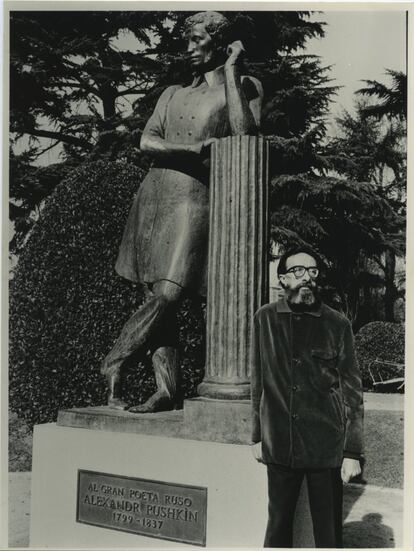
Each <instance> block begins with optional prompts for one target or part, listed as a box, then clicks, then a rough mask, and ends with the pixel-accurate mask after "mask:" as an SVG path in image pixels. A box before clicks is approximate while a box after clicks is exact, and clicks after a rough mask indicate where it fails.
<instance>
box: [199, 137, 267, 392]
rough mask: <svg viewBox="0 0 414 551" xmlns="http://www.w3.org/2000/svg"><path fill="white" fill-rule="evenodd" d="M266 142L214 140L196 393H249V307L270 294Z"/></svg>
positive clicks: (238, 138) (230, 139)
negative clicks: (200, 376) (201, 372)
mask: <svg viewBox="0 0 414 551" xmlns="http://www.w3.org/2000/svg"><path fill="white" fill-rule="evenodd" d="M267 180H268V144H267V143H266V141H265V140H264V138H261V137H257V136H231V137H227V138H222V139H221V140H219V141H218V142H217V143H216V144H215V145H214V147H213V151H212V166H211V175H210V234H209V272H208V291H207V359H206V367H205V377H204V380H203V382H202V383H201V384H200V385H199V387H198V393H199V395H200V396H205V397H208V398H225V399H236V400H240V399H243V398H249V397H250V358H251V353H250V338H251V326H252V320H253V314H254V313H255V311H256V310H257V309H258V308H259V307H260V306H261V305H262V304H264V303H265V302H267V296H268V262H267Z"/></svg>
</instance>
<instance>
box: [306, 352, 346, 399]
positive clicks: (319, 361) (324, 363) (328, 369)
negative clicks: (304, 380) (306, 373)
mask: <svg viewBox="0 0 414 551" xmlns="http://www.w3.org/2000/svg"><path fill="white" fill-rule="evenodd" d="M311 355H312V370H311V382H312V385H313V386H314V387H315V388H317V389H320V390H321V391H323V392H326V391H329V390H330V389H331V388H339V373H338V370H337V368H336V366H337V360H338V354H337V353H336V351H334V350H329V349H326V350H325V349H319V348H318V349H313V350H312V351H311Z"/></svg>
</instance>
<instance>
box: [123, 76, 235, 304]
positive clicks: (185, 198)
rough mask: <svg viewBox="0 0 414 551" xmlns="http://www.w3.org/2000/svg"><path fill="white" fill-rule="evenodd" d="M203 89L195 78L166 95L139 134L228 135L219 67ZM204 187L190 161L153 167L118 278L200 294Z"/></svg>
mask: <svg viewBox="0 0 414 551" xmlns="http://www.w3.org/2000/svg"><path fill="white" fill-rule="evenodd" d="M209 80H210V79H209ZM210 82H211V84H212V85H209V84H208V83H207V82H206V80H205V79H204V78H198V79H195V81H194V82H193V84H192V85H191V86H189V87H185V88H183V87H180V86H171V87H169V88H167V89H166V90H165V91H164V92H163V93H162V95H161V97H160V99H159V100H158V103H157V105H156V107H155V110H154V113H153V114H152V116H151V118H150V119H149V120H148V123H147V125H146V127H145V131H144V132H145V133H147V134H152V135H154V136H158V137H160V138H162V139H165V140H166V141H167V142H172V143H180V144H193V143H196V142H201V141H203V140H206V139H207V138H211V137H215V138H220V137H224V136H228V135H229V134H230V126H229V121H228V114H227V107H226V97H225V90H224V78H223V70H222V68H220V69H216V71H214V74H213V79H212V80H211V81H210ZM208 183H209V171H208V167H207V165H206V163H205V164H204V165H203V163H202V162H201V161H200V160H198V159H197V158H196V157H195V156H194V158H193V159H192V158H191V156H190V155H188V156H186V155H182V154H175V155H172V156H171V159H168V160H163V161H162V162H160V161H158V162H156V164H155V165H154V167H153V168H152V169H151V170H150V171H149V173H148V174H147V176H146V177H145V179H144V181H143V182H142V184H141V186H140V188H139V190H138V192H137V194H136V197H135V200H134V202H133V205H132V208H131V210H130V213H129V216H128V220H127V223H126V226H125V230H124V234H123V238H122V242H121V245H120V248H119V255H118V259H117V262H116V266H115V269H116V271H117V272H118V274H119V275H121V276H123V277H125V278H126V279H129V280H131V281H140V282H143V283H149V284H151V283H154V282H156V281H159V280H162V279H166V280H169V281H173V282H175V283H177V284H178V285H180V286H181V287H183V288H186V289H192V290H193V291H196V292H198V293H200V294H201V295H205V294H206V286H207V246H208V216H209V215H208V210H209V208H208V197H209V191H208Z"/></svg>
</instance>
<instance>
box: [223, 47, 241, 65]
mask: <svg viewBox="0 0 414 551" xmlns="http://www.w3.org/2000/svg"><path fill="white" fill-rule="evenodd" d="M226 53H227V55H228V56H229V57H228V59H227V61H226V63H225V65H226V66H227V67H229V66H231V65H235V64H236V63H237V60H238V59H239V58H240V57H242V56H243V55H244V53H245V49H244V46H243V44H242V42H241V41H240V40H236V41H235V42H232V43H231V44H229V45H228V46H227V50H226Z"/></svg>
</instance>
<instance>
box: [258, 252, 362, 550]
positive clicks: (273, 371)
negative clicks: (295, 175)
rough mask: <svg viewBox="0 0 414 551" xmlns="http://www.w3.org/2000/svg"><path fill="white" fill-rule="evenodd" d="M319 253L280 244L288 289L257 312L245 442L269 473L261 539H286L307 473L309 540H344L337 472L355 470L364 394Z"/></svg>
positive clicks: (281, 542)
mask: <svg viewBox="0 0 414 551" xmlns="http://www.w3.org/2000/svg"><path fill="white" fill-rule="evenodd" d="M319 270H320V261H319V258H318V256H317V255H316V254H315V252H313V251H312V250H310V249H307V248H297V249H294V250H290V251H288V252H286V253H285V254H284V255H283V256H282V257H281V258H280V261H279V265H278V276H279V280H280V283H281V286H282V287H283V288H284V290H285V297H284V298H283V299H281V300H279V301H278V302H276V303H271V304H267V305H265V306H263V307H262V308H260V309H259V310H258V312H257V313H256V314H255V317H254V331H253V366H252V406H253V435H252V442H253V444H252V446H253V447H252V449H253V454H254V457H255V459H256V460H258V461H260V462H262V463H265V464H266V466H267V475H268V496H269V518H268V525H267V530H266V535H265V542H264V546H265V547H286V548H290V547H292V546H293V520H294V513H295V507H296V503H297V500H298V496H299V492H300V488H301V485H302V481H303V479H304V478H306V481H307V487H308V495H309V505H310V510H311V515H312V522H313V531H314V538H315V545H316V547H325V548H326V547H330V548H335V547H336V548H338V547H342V491H343V486H342V483H343V482H345V483H346V482H348V481H349V480H350V479H351V478H353V477H355V476H357V475H358V474H360V472H361V468H360V460H361V459H362V440H363V399H362V385H361V377H360V374H359V370H358V366H357V362H356V358H355V350H354V340H353V334H352V328H351V324H350V322H349V321H348V320H347V318H345V317H344V316H343V315H342V314H340V313H339V312H337V311H335V310H333V309H332V308H330V307H329V306H327V305H326V304H324V303H323V302H322V301H321V299H320V296H319V289H318V285H317V278H318V276H319Z"/></svg>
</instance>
